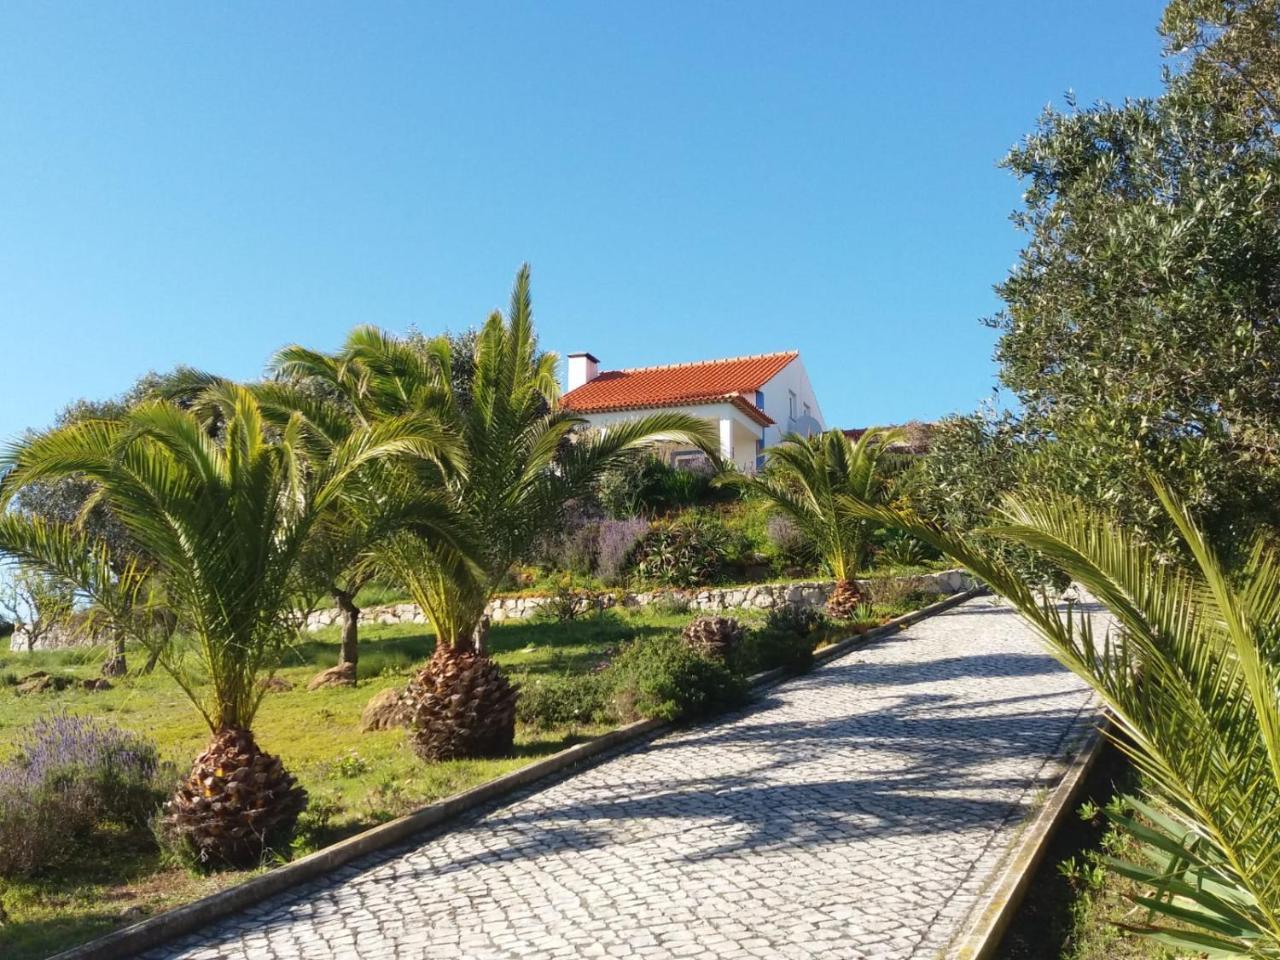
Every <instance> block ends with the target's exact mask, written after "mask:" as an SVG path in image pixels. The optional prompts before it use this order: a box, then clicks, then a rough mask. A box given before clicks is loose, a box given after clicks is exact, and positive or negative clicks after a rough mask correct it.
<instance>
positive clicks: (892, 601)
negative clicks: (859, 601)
mask: <svg viewBox="0 0 1280 960" xmlns="http://www.w3.org/2000/svg"><path fill="white" fill-rule="evenodd" d="M923 585H924V581H923V580H921V579H920V578H919V577H871V578H870V579H869V580H867V581H866V583H865V584H864V585H863V587H862V593H863V596H864V597H865V598H866V601H867V603H869V604H872V605H874V606H876V607H878V608H879V609H880V610H882V611H884V612H885V613H886V615H888V616H896V615H898V614H900V613H909V612H910V611H912V610H914V609H916V607H917V606H918V601H919V600H920V598H921V597H922V596H923V591H922V590H921V587H922V586H923Z"/></svg>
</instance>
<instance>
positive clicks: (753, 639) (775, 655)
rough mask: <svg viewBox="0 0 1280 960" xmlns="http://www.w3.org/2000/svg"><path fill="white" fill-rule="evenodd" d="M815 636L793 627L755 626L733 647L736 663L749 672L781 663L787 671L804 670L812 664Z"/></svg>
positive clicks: (742, 669)
mask: <svg viewBox="0 0 1280 960" xmlns="http://www.w3.org/2000/svg"><path fill="white" fill-rule="evenodd" d="M815 640H816V636H815V635H814V634H812V633H806V634H801V633H797V632H795V631H794V630H790V629H784V628H779V627H769V626H765V627H763V628H762V629H760V630H752V631H751V632H749V633H748V634H747V635H746V636H745V637H743V638H742V642H741V643H739V644H738V647H737V649H736V650H735V651H734V656H733V666H734V668H735V669H736V670H738V671H739V672H740V673H743V674H746V675H747V676H750V675H751V674H754V673H760V672H762V671H765V670H773V669H774V668H775V667H782V668H783V669H784V670H786V671H787V672H788V673H804V672H805V671H807V670H808V669H809V668H810V667H812V666H813V648H814V644H815Z"/></svg>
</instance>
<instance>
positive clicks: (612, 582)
mask: <svg viewBox="0 0 1280 960" xmlns="http://www.w3.org/2000/svg"><path fill="white" fill-rule="evenodd" d="M648 532H649V521H648V520H645V519H644V518H642V517H633V518H631V519H629V520H603V521H601V523H600V526H599V532H598V534H597V536H596V575H597V576H598V577H599V578H600V579H601V580H602V581H603V582H604V583H605V585H606V586H610V587H613V586H617V585H619V584H621V583H622V582H623V581H624V580H625V579H626V574H627V571H628V570H629V569H630V568H631V565H632V564H633V563H634V562H635V555H636V548H637V547H639V546H640V544H641V542H642V541H643V540H644V538H645V534H647V533H648Z"/></svg>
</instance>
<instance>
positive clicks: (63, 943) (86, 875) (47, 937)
mask: <svg viewBox="0 0 1280 960" xmlns="http://www.w3.org/2000/svg"><path fill="white" fill-rule="evenodd" d="M161 866H162V863H161V855H160V851H159V850H158V849H157V848H156V844H155V839H154V837H153V836H152V834H151V832H150V831H148V830H146V829H134V830H127V831H126V830H120V831H118V832H111V833H107V834H105V835H101V836H95V837H94V838H93V840H92V842H85V843H83V844H81V845H80V846H79V847H78V848H77V849H76V851H75V853H74V856H72V857H71V858H69V860H68V861H67V862H66V863H63V864H62V865H60V866H59V867H58V868H56V869H53V870H50V871H48V872H46V873H42V874H40V875H39V876H37V877H33V878H30V879H27V880H14V881H10V882H8V883H7V884H4V885H0V892H3V893H4V902H5V904H6V906H7V909H8V911H9V912H10V913H11V914H13V915H16V916H19V917H21V916H22V915H23V914H24V913H28V914H34V916H33V917H32V919H13V918H12V917H11V918H10V920H9V922H8V923H6V924H4V925H3V926H0V957H4V958H5V960H35V958H39V957H48V956H51V955H53V954H55V953H58V952H59V951H61V950H63V949H66V948H68V947H71V946H74V945H75V944H77V943H82V942H84V941H86V940H89V939H92V938H93V937H97V936H101V935H103V934H106V933H109V932H111V931H112V930H114V929H116V928H118V927H122V926H126V925H127V924H130V923H136V922H137V921H138V920H140V919H142V918H143V916H145V915H147V914H150V913H151V912H152V909H150V908H146V907H143V908H142V910H140V911H132V912H128V913H126V911H127V910H128V906H127V905H125V904H123V903H121V902H120V901H123V900H126V899H129V897H130V894H129V893H126V892H118V893H116V894H114V895H112V894H111V893H110V892H104V891H103V890H102V889H100V887H113V888H117V890H118V889H119V888H120V887H121V886H122V885H125V884H133V883H142V884H144V885H145V884H149V883H153V882H154V880H155V875H156V873H157V871H158V870H160V868H161ZM113 904H115V905H114V906H113ZM83 907H87V908H88V909H83ZM45 914H51V915H45Z"/></svg>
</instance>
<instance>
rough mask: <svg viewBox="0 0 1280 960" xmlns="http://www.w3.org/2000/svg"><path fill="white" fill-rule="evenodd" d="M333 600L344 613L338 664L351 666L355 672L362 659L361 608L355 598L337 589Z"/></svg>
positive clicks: (334, 591) (334, 590)
mask: <svg viewBox="0 0 1280 960" xmlns="http://www.w3.org/2000/svg"><path fill="white" fill-rule="evenodd" d="M333 599H334V600H335V601H336V602H337V604H338V609H339V610H341V611H342V651H341V653H339V655H338V663H339V665H341V664H345V663H349V664H351V669H352V671H353V672H354V671H355V667H356V663H357V661H358V660H359V659H360V608H359V607H357V606H356V603H355V597H354V596H352V595H351V594H350V593H348V592H347V591H345V590H339V589H338V588H336V587H335V588H334V589H333Z"/></svg>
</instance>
